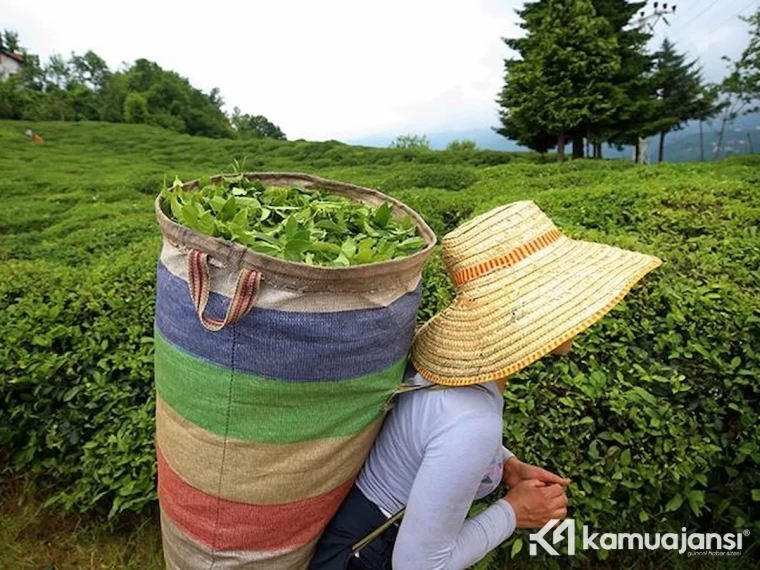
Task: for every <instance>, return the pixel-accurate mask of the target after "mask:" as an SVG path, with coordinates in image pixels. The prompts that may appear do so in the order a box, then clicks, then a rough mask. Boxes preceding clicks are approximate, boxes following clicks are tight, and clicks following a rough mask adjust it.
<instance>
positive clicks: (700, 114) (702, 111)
mask: <svg viewBox="0 0 760 570" xmlns="http://www.w3.org/2000/svg"><path fill="white" fill-rule="evenodd" d="M723 108H724V102H723V101H721V99H720V85H715V84H709V85H705V86H704V87H703V88H702V92H701V93H700V94H699V97H698V98H697V100H696V101H695V102H694V111H693V117H692V118H693V119H695V120H697V121H699V160H702V161H704V159H705V140H704V133H703V123H704V122H705V121H709V120H710V119H712V118H713V117H715V116H716V115H718V114H720V112H721V111H722V110H723Z"/></svg>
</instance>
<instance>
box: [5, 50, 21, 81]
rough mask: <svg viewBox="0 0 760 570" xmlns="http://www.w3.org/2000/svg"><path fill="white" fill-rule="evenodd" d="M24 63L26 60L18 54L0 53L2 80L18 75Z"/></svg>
mask: <svg viewBox="0 0 760 570" xmlns="http://www.w3.org/2000/svg"><path fill="white" fill-rule="evenodd" d="M23 61H24V58H23V57H22V56H21V55H19V54H17V53H12V52H9V51H0V79H1V78H5V77H7V76H9V75H13V74H14V73H18V72H19V71H20V70H21V62H23Z"/></svg>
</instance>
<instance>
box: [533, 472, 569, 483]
mask: <svg viewBox="0 0 760 570" xmlns="http://www.w3.org/2000/svg"><path fill="white" fill-rule="evenodd" d="M539 479H541V480H542V481H544V482H545V483H556V484H557V485H562V486H563V487H566V486H567V485H569V484H570V479H566V478H564V477H560V476H559V475H555V474H554V473H552V472H551V471H547V470H546V469H541V470H540V472H539Z"/></svg>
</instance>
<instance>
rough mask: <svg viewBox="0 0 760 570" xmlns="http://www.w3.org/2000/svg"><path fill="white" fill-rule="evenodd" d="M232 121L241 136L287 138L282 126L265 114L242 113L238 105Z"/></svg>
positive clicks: (231, 118) (282, 139)
mask: <svg viewBox="0 0 760 570" xmlns="http://www.w3.org/2000/svg"><path fill="white" fill-rule="evenodd" d="M230 122H231V123H232V127H233V128H234V129H235V131H236V132H237V134H238V136H239V137H241V138H251V139H262V138H263V139H277V140H281V141H284V140H287V138H286V137H285V133H283V132H282V130H281V129H280V127H278V126H277V125H275V124H274V123H272V122H271V121H270V120H269V119H267V118H266V117H265V116H263V115H248V114H241V112H240V109H239V108H238V107H235V109H234V110H233V113H232V116H231V117H230Z"/></svg>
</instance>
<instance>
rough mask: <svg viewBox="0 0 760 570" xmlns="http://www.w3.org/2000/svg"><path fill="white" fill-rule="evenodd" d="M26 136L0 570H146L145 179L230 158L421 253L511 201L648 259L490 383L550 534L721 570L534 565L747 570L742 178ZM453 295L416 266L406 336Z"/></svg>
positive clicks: (758, 185) (248, 145) (8, 320)
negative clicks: (647, 547) (415, 309)
mask: <svg viewBox="0 0 760 570" xmlns="http://www.w3.org/2000/svg"><path fill="white" fill-rule="evenodd" d="M33 127H34V128H35V130H36V131H39V132H40V133H41V134H42V136H43V137H45V143H44V144H32V143H31V142H30V141H29V140H28V139H26V138H25V137H24V136H23V131H24V130H25V129H26V128H27V125H26V124H24V123H21V122H12V121H0V338H1V339H2V341H0V399H1V403H0V468H1V469H2V471H1V472H0V496H2V497H3V501H2V507H1V508H0V529H2V530H0V568H45V567H46V565H48V566H47V567H49V568H58V569H61V568H80V567H87V568H90V567H92V568H149V567H159V565H160V554H159V552H158V549H159V548H160V545H159V543H158V541H157V539H156V532H157V531H156V527H155V522H154V516H155V494H154V490H153V487H154V474H155V466H154V453H153V411H154V408H153V383H152V382H153V381H152V342H153V341H152V327H153V322H152V321H153V297H154V284H153V281H154V272H155V264H156V259H157V255H158V251H159V246H160V238H159V232H158V229H157V226H156V224H155V221H154V215H153V198H154V196H155V193H156V192H157V191H158V188H159V185H160V184H161V181H162V179H163V177H164V175H166V176H167V177H169V179H170V180H171V179H173V177H174V175H175V174H177V175H179V176H180V177H182V178H183V179H191V178H193V177H198V176H200V175H206V174H213V173H217V172H220V171H224V170H228V168H229V164H230V163H231V161H232V160H233V159H235V158H238V159H240V158H242V157H244V156H245V157H247V162H246V168H247V169H248V170H285V171H299V172H309V173H314V174H318V175H321V176H325V177H328V178H335V179H339V180H345V181H349V182H355V183H358V184H362V185H366V186H371V187H376V188H379V189H381V190H383V191H386V192H388V193H390V194H392V195H394V196H397V197H399V198H400V199H402V200H404V201H405V202H407V203H408V204H409V205H410V206H412V207H413V208H415V209H417V210H418V211H419V212H420V213H421V214H422V215H423V216H424V217H425V219H426V220H428V222H429V223H430V225H431V226H432V227H433V228H434V230H435V231H436V232H437V233H438V235H439V236H442V235H443V234H444V233H445V232H447V231H449V230H451V229H453V228H454V227H456V226H457V224H458V223H459V222H460V221H462V220H465V219H467V218H469V217H471V216H473V215H475V214H477V213H481V212H484V211H486V210H488V209H490V208H492V207H494V206H496V205H499V204H504V203H508V202H511V201H514V200H522V199H532V200H534V201H536V202H537V203H538V204H539V206H541V207H542V208H543V209H544V210H545V211H546V212H547V213H548V214H549V215H550V216H551V217H552V218H553V219H554V220H555V222H556V223H557V225H558V226H559V227H560V228H561V229H562V230H563V231H564V232H565V233H567V234H568V235H570V236H572V237H578V238H586V239H592V240H598V241H602V242H605V243H610V244H615V245H619V246H622V247H626V248H631V249H636V250H639V251H644V252H647V253H652V254H655V255H657V256H659V257H661V258H662V259H663V260H664V261H665V263H664V265H663V266H662V267H661V268H659V269H658V270H656V271H654V272H653V273H652V274H650V275H649V276H648V277H647V278H645V280H644V281H643V282H642V283H641V284H640V285H639V286H637V287H636V288H635V289H634V291H633V292H632V294H631V295H629V296H628V297H627V298H626V300H625V301H624V302H623V303H621V304H620V305H619V306H618V307H617V308H616V309H615V310H614V311H613V312H612V313H610V315H609V316H608V317H607V318H605V319H603V320H602V321H601V322H600V323H598V324H597V325H595V326H594V327H592V329H590V330H589V331H587V332H586V333H584V334H583V335H581V336H580V337H579V338H578V339H577V341H576V344H575V345H574V349H573V351H572V352H571V353H570V355H569V357H567V358H563V359H551V358H550V359H544V360H542V361H540V362H538V363H536V364H534V365H532V366H530V367H529V368H528V369H527V370H525V371H523V372H521V373H520V374H519V375H516V376H515V377H513V378H512V379H511V380H510V382H509V384H508V388H507V392H506V395H505V399H506V407H505V441H506V443H507V445H508V446H509V447H510V449H512V450H513V451H514V452H515V453H516V454H517V455H518V456H519V457H521V458H523V459H525V460H528V461H531V462H535V463H538V464H541V465H544V466H546V467H548V468H551V469H553V470H556V471H557V472H559V473H561V474H563V475H565V476H568V477H570V478H572V480H573V484H572V485H571V487H570V491H569V495H570V512H571V516H572V517H573V518H574V519H575V520H576V522H577V523H578V524H581V523H586V524H589V525H590V526H591V527H592V528H593V529H594V530H595V531H599V532H614V531H619V532H634V531H638V532H656V531H660V532H666V531H669V530H672V531H673V532H678V533H680V532H681V528H682V527H686V528H687V530H688V531H702V532H739V531H742V530H745V529H746V530H749V531H750V535H749V536H748V537H747V538H746V539H745V541H744V550H743V552H742V555H741V556H740V557H734V558H733V559H731V560H727V559H722V560H721V559H716V558H711V559H706V558H703V559H700V560H696V561H695V560H687V559H686V557H685V556H684V555H679V554H678V553H677V552H668V551H660V552H658V553H654V554H651V553H648V554H646V555H642V554H637V555H636V556H633V555H631V554H625V553H621V552H615V551H612V552H601V553H600V554H596V553H593V552H592V553H587V554H586V555H585V556H583V555H582V554H583V553H580V554H579V555H578V556H576V557H575V558H573V559H572V560H571V561H570V560H569V559H567V558H563V559H562V561H560V562H557V561H556V560H555V561H552V562H551V563H550V565H554V566H555V567H560V564H561V567H566V566H568V565H572V566H573V567H581V566H583V567H585V566H591V565H593V566H594V567H597V566H598V565H599V564H600V562H599V560H598V558H602V559H603V560H604V561H603V562H601V565H602V566H603V567H608V568H620V567H623V566H626V567H633V565H634V564H635V565H636V567H637V568H648V567H652V568H665V567H682V566H683V567H686V566H688V567H692V566H693V565H694V564H699V565H701V566H700V567H705V568H713V567H745V568H754V567H755V564H756V563H757V561H758V559H759V558H760V547H759V546H757V545H756V543H757V541H756V539H755V537H757V536H760V469H759V467H760V422H759V421H758V412H759V404H760V402H759V399H760V156H750V157H746V158H743V159H733V160H727V161H720V162H714V163H702V164H679V165H668V164H665V165H661V166H656V167H635V166H632V165H630V164H628V163H624V162H615V161H577V162H569V163H565V164H561V165H559V164H548V163H546V164H545V163H542V162H541V160H540V157H538V156H534V155H519V154H516V155H510V154H506V153H498V152H493V151H482V152H480V151H474V152H473V151H469V152H468V151H465V152H432V151H409V150H385V149H366V148H359V147H350V146H346V145H343V144H341V143H337V142H327V143H307V142H298V141H297V142H278V141H269V140H258V141H257V140H254V141H233V140H224V141H221V140H211V139H203V138H198V137H189V136H184V135H177V134H174V133H170V132H168V131H164V130H161V129H157V128H148V127H142V126H134V125H116V124H100V123H68V124H64V123H41V124H35V125H34V126H33ZM451 295H452V288H451V285H450V283H449V282H448V279H447V278H446V276H445V274H444V272H443V269H442V266H441V264H440V261H439V260H438V259H437V258H435V257H434V258H433V260H432V261H431V262H430V263H429V265H428V267H427V268H426V271H425V288H424V295H423V306H422V308H421V310H420V315H419V318H420V320H421V321H422V320H425V319H427V318H428V317H430V316H432V315H433V314H435V313H436V312H437V311H439V310H440V309H441V308H443V307H445V306H446V305H447V303H449V302H450V300H451ZM43 501H44V502H46V504H45V506H44V507H43V506H42V505H43ZM38 507H39V508H38ZM66 513H69V514H66ZM72 517H74V518H72ZM51 521H52V522H51ZM72 521H73V522H72ZM125 529H126V530H125ZM527 536H528V533H527V532H518V533H517V534H516V537H515V538H513V539H512V540H511V541H510V542H508V543H507V544H506V545H505V546H504V547H503V548H502V549H501V550H500V551H498V553H497V554H496V555H495V556H492V557H491V559H490V560H489V561H486V563H484V564H483V565H482V567H484V568H485V567H488V568H503V567H505V564H506V565H507V566H508V567H519V568H523V567H534V566H535V567H543V565H538V566H536V563H535V562H533V563H531V559H530V557H529V556H528V552H527V551H528V548H527ZM510 557H513V560H512V561H511V562H508V560H509V559H510ZM547 563H549V562H548V561H547ZM542 564H543V563H542Z"/></svg>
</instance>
